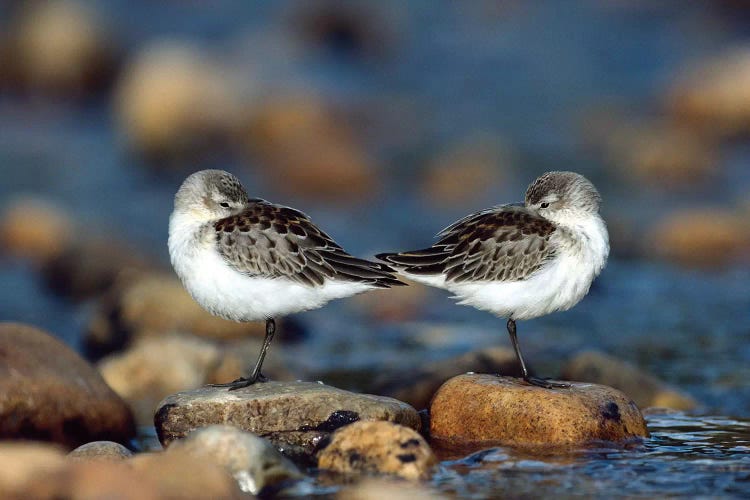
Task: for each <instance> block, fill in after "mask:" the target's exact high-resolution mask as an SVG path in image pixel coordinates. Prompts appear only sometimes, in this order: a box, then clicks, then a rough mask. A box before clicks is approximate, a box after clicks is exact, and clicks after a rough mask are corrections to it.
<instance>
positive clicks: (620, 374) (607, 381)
mask: <svg viewBox="0 0 750 500" xmlns="http://www.w3.org/2000/svg"><path fill="white" fill-rule="evenodd" d="M562 376H563V377H564V378H565V379H566V380H577V381H580V382H592V383H595V384H603V385H608V386H611V387H614V388H615V389H618V390H620V391H622V392H624V393H625V394H627V395H628V396H630V397H632V398H633V401H635V404H637V405H638V407H639V408H649V407H652V406H656V407H664V408H671V409H675V410H690V409H693V408H695V407H696V406H697V405H698V403H697V402H696V401H695V400H694V399H693V398H691V397H690V396H688V395H687V394H685V393H683V392H681V391H679V390H677V389H675V388H674V387H670V386H669V385H668V384H666V383H664V382H662V381H661V380H659V379H657V378H656V377H654V376H653V375H650V374H648V373H645V372H644V371H643V370H641V369H639V368H638V367H636V366H634V365H631V364H630V363H626V362H625V361H622V360H619V359H617V358H614V357H612V356H608V355H606V354H604V353H601V352H597V351H585V352H582V353H580V354H578V355H577V356H575V357H574V358H573V359H571V360H570V361H569V362H568V363H567V364H566V365H565V367H564V368H563V371H562Z"/></svg>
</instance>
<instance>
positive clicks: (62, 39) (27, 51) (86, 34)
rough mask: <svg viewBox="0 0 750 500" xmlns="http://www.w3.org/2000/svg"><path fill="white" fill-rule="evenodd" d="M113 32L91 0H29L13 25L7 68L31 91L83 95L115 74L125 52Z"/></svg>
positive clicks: (25, 89)
mask: <svg viewBox="0 0 750 500" xmlns="http://www.w3.org/2000/svg"><path fill="white" fill-rule="evenodd" d="M111 33H112V31H111V29H109V28H108V27H107V26H105V23H103V21H102V20H101V18H100V16H99V14H98V13H97V12H95V11H94V10H93V6H92V5H91V4H90V3H84V2H74V1H53V2H28V3H26V4H25V6H24V8H22V9H20V13H19V15H18V16H17V18H16V19H15V20H14V22H13V23H12V24H11V26H10V37H9V38H10V41H9V44H10V48H9V52H10V54H9V55H11V56H12V57H10V58H9V62H10V63H12V64H11V67H10V68H5V72H10V73H12V75H10V77H11V79H12V80H13V83H14V84H15V85H18V86H20V87H21V90H24V91H26V92H30V93H35V94H38V93H41V94H45V95H52V96H57V97H83V96H85V95H86V94H87V93H89V92H91V91H96V90H101V89H102V88H104V87H106V86H107V85H108V84H109V83H110V82H111V81H112V79H113V76H114V73H115V71H116V67H117V61H118V58H119V55H118V49H117V48H116V42H115V40H114V39H113V37H112V36H111ZM0 71H2V70H0ZM6 76H8V75H7V73H6Z"/></svg>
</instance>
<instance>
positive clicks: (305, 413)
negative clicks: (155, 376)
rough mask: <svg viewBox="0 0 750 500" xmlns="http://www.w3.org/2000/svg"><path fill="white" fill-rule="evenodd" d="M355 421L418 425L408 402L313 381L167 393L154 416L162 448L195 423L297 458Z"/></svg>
mask: <svg viewBox="0 0 750 500" xmlns="http://www.w3.org/2000/svg"><path fill="white" fill-rule="evenodd" d="M357 420H387V421H390V422H396V423H399V424H403V425H406V426H408V427H412V428H414V429H418V428H419V424H420V419H419V415H418V414H417V412H416V410H414V408H412V407H411V406H409V405H407V404H406V403H402V402H400V401H397V400H395V399H391V398H386V397H382V396H373V395H369V394H355V393H352V392H348V391H344V390H341V389H337V388H335V387H329V386H326V385H323V384H319V383H314V382H273V381H271V382H266V383H261V384H254V385H252V386H250V387H246V388H244V389H239V390H236V391H228V390H226V389H224V388H217V387H203V388H200V389H196V390H193V391H186V392H182V393H178V394H174V395H172V396H169V397H167V398H166V399H164V401H162V402H161V404H160V405H159V409H158V411H157V412H156V416H155V417H154V423H155V425H156V431H157V434H158V436H159V441H161V443H162V445H164V446H166V445H168V444H169V443H171V442H172V441H174V440H175V439H180V438H183V437H185V436H186V435H187V434H188V433H189V432H191V431H193V430H194V429H197V428H198V427H204V426H206V425H210V424H229V425H233V426H235V427H238V428H240V429H242V430H245V431H248V432H251V433H253V434H256V435H258V436H261V437H264V438H267V439H269V440H270V441H271V442H272V443H273V444H274V445H275V446H277V447H279V448H281V450H282V451H283V452H284V453H285V454H287V455H292V456H294V457H295V458H297V457H299V458H300V459H305V458H306V457H309V456H311V455H313V454H314V453H316V452H317V447H318V445H319V444H320V442H321V440H323V439H325V438H327V437H328V436H329V435H330V433H331V432H333V431H334V430H336V429H338V428H339V427H341V426H343V425H346V424H349V423H352V422H355V421H357Z"/></svg>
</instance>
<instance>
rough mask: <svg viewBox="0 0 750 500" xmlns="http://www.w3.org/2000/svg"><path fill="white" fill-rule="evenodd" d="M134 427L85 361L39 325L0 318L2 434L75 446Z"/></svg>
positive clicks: (117, 437)
mask: <svg viewBox="0 0 750 500" xmlns="http://www.w3.org/2000/svg"><path fill="white" fill-rule="evenodd" d="M134 433H135V428H134V424H133V415H132V413H131V411H130V409H129V408H128V406H127V405H126V404H125V402H124V401H123V400H122V399H121V398H120V397H119V396H118V395H117V394H115V393H114V392H113V391H112V389H110V388H109V386H108V385H107V384H106V382H105V381H104V380H103V379H102V377H101V376H100V375H99V374H98V373H97V372H96V370H95V369H94V368H93V367H92V366H91V365H90V364H89V363H88V362H86V361H85V360H83V359H82V358H81V357H80V356H79V355H78V354H76V353H75V352H74V351H73V350H72V349H70V348H69V347H68V346H66V345H65V344H64V343H62V342H60V341H59V340H57V339H56V338H54V337H53V336H51V335H50V334H48V333H47V332H44V331H42V330H40V329H38V328H35V327H32V326H29V325H24V324H20V323H0V438H5V439H35V440H43V441H53V442H57V443H60V444H62V445H64V446H68V447H71V448H73V447H76V446H79V445H81V444H83V443H87V442H89V441H96V440H107V439H108V440H112V441H118V442H124V441H126V440H128V439H129V438H131V437H132V436H133V435H134Z"/></svg>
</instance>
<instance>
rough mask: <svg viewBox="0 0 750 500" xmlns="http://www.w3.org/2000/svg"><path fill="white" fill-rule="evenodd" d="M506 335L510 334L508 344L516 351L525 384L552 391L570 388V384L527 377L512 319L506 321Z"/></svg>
mask: <svg viewBox="0 0 750 500" xmlns="http://www.w3.org/2000/svg"><path fill="white" fill-rule="evenodd" d="M507 327H508V333H509V334H510V342H511V343H512V344H513V349H514V350H515V351H516V357H517V358H518V362H519V363H520V364H521V373H522V374H523V379H524V380H525V381H526V383H528V384H531V385H536V386H538V387H544V388H545V389H552V388H553V387H570V384H564V383H561V382H550V381H549V380H545V379H541V378H538V377H531V376H529V371H528V370H527V369H526V363H524V361H523V356H522V355H521V347H520V346H519V345H518V336H517V335H516V322H515V321H514V320H513V319H510V318H509V319H508V324H507Z"/></svg>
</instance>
